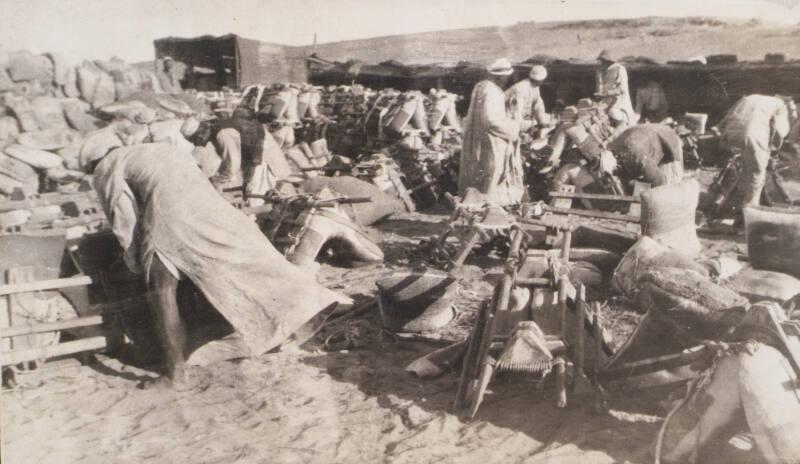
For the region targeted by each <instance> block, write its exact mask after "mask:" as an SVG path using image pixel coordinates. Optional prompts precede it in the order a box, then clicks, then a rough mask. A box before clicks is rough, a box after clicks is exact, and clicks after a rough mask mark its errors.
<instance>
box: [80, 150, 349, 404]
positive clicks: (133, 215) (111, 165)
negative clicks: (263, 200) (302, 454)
mask: <svg viewBox="0 0 800 464" xmlns="http://www.w3.org/2000/svg"><path fill="white" fill-rule="evenodd" d="M90 170H91V169H90ZM94 186H95V189H96V190H97V193H98V197H99V198H100V201H101V202H102V205H103V209H104V211H105V213H106V216H107V217H108V220H109V222H110V224H111V227H112V231H113V233H114V235H115V236H116V237H117V239H118V240H119V243H120V245H121V246H122V248H123V250H124V256H125V257H126V263H127V264H128V265H129V267H130V268H131V270H133V271H134V272H139V273H141V274H142V275H143V277H144V279H145V282H146V283H147V286H148V290H149V294H150V296H151V297H152V298H153V305H152V306H153V309H154V310H155V313H156V314H155V315H156V330H157V334H158V336H159V339H160V341H161V342H162V344H163V345H164V348H165V352H166V357H167V379H168V380H169V382H170V383H171V386H172V387H173V388H176V389H182V388H184V387H185V386H187V384H188V383H189V379H188V376H187V370H186V368H185V360H184V350H185V342H184V340H185V337H186V335H185V328H184V324H183V321H182V320H181V318H180V316H179V314H178V308H177V304H176V303H175V302H176V290H177V281H178V280H179V279H182V278H188V279H189V280H191V282H192V283H193V284H194V285H195V286H196V287H197V288H198V289H199V290H200V291H202V293H203V294H204V295H205V297H206V299H207V300H208V301H209V302H210V303H211V304H212V305H213V306H214V308H216V309H217V311H219V313H220V314H222V316H224V317H225V319H227V320H228V322H230V324H231V325H232V326H233V327H234V328H235V329H236V330H237V331H238V332H239V333H240V334H241V335H242V338H243V340H244V342H245V344H246V346H247V347H248V348H249V350H250V354H251V355H253V356H258V355H261V354H263V353H265V352H267V351H269V350H271V349H273V348H275V347H277V346H279V345H280V344H281V343H283V342H284V341H286V340H287V338H288V337H289V336H290V335H291V334H293V333H294V332H295V331H296V330H297V329H298V328H300V327H301V326H302V325H303V324H305V323H306V322H308V321H309V320H310V319H311V318H312V317H314V316H315V315H316V314H318V313H319V312H320V311H321V310H323V309H325V308H330V307H332V306H333V305H335V304H336V303H337V302H345V303H346V302H348V301H349V298H347V297H345V296H343V295H340V294H338V293H336V292H333V291H331V290H328V289H326V288H324V287H322V286H321V285H319V284H318V283H317V282H316V280H315V279H314V277H313V275H309V274H308V273H305V272H303V271H302V270H301V269H300V268H298V267H295V266H294V265H292V264H290V263H289V262H288V261H286V259H285V258H284V257H283V256H282V255H281V254H280V253H278V251H277V250H276V249H275V248H274V247H273V246H272V244H271V243H270V242H269V240H267V238H266V237H265V236H264V235H263V234H262V233H261V231H260V230H259V229H258V226H257V225H256V224H255V222H253V221H252V220H251V219H249V218H248V217H247V216H245V215H244V214H243V213H242V212H241V211H239V210H237V209H236V208H234V207H233V206H231V205H230V204H229V203H228V202H227V201H226V200H225V199H224V198H223V197H222V196H220V195H219V194H218V193H217V191H216V190H215V189H214V187H213V186H212V185H211V184H210V183H209V182H208V180H207V179H206V178H205V177H204V175H203V173H202V172H201V171H200V169H199V168H198V167H197V165H196V163H195V162H194V160H193V159H192V157H191V156H189V155H186V154H181V153H179V152H178V151H177V150H176V148H175V147H174V146H172V145H168V144H142V145H135V146H130V147H122V148H117V149H113V150H111V152H110V153H109V154H108V155H106V156H105V157H104V158H101V159H100V161H99V162H98V163H97V164H96V168H95V169H94Z"/></svg>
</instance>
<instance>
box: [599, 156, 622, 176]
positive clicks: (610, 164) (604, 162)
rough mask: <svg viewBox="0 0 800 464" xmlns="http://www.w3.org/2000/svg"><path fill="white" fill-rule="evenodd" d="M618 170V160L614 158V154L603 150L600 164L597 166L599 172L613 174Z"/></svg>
mask: <svg viewBox="0 0 800 464" xmlns="http://www.w3.org/2000/svg"><path fill="white" fill-rule="evenodd" d="M616 169H617V159H616V158H615V157H614V154H613V153H611V152H610V151H608V150H603V151H602V152H601V153H600V163H599V165H598V166H597V170H598V171H600V172H601V173H606V174H613V173H614V171H616Z"/></svg>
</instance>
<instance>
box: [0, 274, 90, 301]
mask: <svg viewBox="0 0 800 464" xmlns="http://www.w3.org/2000/svg"><path fill="white" fill-rule="evenodd" d="M92 283H94V280H93V279H92V277H91V276H78V277H67V278H64V279H50V280H40V281H36V282H22V283H16V284H14V283H12V284H7V285H2V286H0V296H4V295H12V294H15V293H25V292H38V291H44V290H56V289H59V288H67V287H81V286H84V285H91V284H92Z"/></svg>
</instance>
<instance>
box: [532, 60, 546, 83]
mask: <svg viewBox="0 0 800 464" xmlns="http://www.w3.org/2000/svg"><path fill="white" fill-rule="evenodd" d="M528 77H530V78H531V79H532V80H534V81H539V82H542V81H543V80H545V79H547V68H545V67H544V66H542V65H540V64H537V65H534V66H533V67H532V68H531V72H530V73H529V74H528Z"/></svg>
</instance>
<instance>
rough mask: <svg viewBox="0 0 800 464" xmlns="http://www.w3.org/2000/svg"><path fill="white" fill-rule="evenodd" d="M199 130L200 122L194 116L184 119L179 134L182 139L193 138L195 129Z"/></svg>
mask: <svg viewBox="0 0 800 464" xmlns="http://www.w3.org/2000/svg"><path fill="white" fill-rule="evenodd" d="M199 128H200V121H199V120H198V119H197V118H195V117H194V116H190V117H188V118H186V120H185V121H183V124H182V125H181V134H182V135H183V136H184V137H187V138H188V137H191V136H193V135H194V133H195V132H197V129H199Z"/></svg>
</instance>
